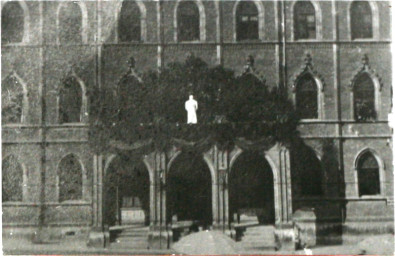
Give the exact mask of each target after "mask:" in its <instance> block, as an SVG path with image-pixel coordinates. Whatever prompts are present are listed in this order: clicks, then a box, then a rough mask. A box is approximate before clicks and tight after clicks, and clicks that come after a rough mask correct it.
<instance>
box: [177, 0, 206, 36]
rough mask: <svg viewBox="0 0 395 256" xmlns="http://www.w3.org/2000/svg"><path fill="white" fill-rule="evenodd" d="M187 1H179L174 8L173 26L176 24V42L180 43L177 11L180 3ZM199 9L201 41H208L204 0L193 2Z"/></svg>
mask: <svg viewBox="0 0 395 256" xmlns="http://www.w3.org/2000/svg"><path fill="white" fill-rule="evenodd" d="M182 1H185V0H177V3H176V4H175V7H174V15H173V24H174V41H175V42H178V22H177V10H178V6H179V5H180V3H181V2H182ZM192 2H194V3H195V4H196V5H197V7H198V9H199V35H200V36H199V41H200V42H205V41H206V12H205V9H204V4H203V2H202V0H193V1H192Z"/></svg>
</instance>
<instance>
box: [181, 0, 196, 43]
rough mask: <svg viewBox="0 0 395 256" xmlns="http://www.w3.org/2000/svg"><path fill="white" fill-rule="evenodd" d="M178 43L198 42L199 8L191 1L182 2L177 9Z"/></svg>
mask: <svg viewBox="0 0 395 256" xmlns="http://www.w3.org/2000/svg"><path fill="white" fill-rule="evenodd" d="M177 35H178V41H198V40H200V15H199V8H198V6H197V5H196V3H195V2H193V1H182V2H180V4H179V6H178V8H177Z"/></svg>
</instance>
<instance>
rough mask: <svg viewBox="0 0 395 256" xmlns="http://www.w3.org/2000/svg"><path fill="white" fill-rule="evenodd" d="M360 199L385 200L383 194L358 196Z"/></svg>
mask: <svg viewBox="0 0 395 256" xmlns="http://www.w3.org/2000/svg"><path fill="white" fill-rule="evenodd" d="M359 198H360V199H362V200H369V199H378V200H385V199H386V197H384V196H383V195H364V196H360V197H359Z"/></svg>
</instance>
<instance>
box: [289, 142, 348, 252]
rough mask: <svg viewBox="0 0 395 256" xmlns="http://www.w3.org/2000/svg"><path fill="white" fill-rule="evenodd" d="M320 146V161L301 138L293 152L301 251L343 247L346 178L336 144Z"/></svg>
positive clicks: (297, 228) (295, 202)
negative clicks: (334, 246)
mask: <svg viewBox="0 0 395 256" xmlns="http://www.w3.org/2000/svg"><path fill="white" fill-rule="evenodd" d="M321 143H322V144H321V145H322V158H321V160H320V159H319V158H318V157H317V155H316V153H315V151H314V150H313V149H311V148H310V147H309V146H307V145H306V144H305V143H304V142H303V141H302V140H301V139H300V138H299V139H297V140H296V141H294V143H293V145H292V150H291V166H292V171H291V172H292V174H291V175H292V190H293V209H294V214H293V219H294V225H295V229H296V231H297V243H298V246H299V247H301V248H306V247H313V246H319V245H332V244H341V243H342V222H343V220H344V219H345V216H344V215H345V210H344V209H345V205H344V202H345V201H344V200H343V199H344V187H345V185H344V175H343V173H340V171H339V169H342V168H341V167H340V166H339V162H341V161H339V159H338V158H339V154H338V149H337V145H336V143H335V142H334V141H333V140H331V139H324V140H322V141H321Z"/></svg>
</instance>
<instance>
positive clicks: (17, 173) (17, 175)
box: [2, 155, 24, 203]
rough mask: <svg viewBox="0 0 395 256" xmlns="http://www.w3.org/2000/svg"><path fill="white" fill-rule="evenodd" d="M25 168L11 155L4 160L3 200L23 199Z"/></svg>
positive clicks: (20, 200)
mask: <svg viewBox="0 0 395 256" xmlns="http://www.w3.org/2000/svg"><path fill="white" fill-rule="evenodd" d="M23 184H24V175H23V168H22V166H21V164H20V163H19V162H18V159H17V158H16V157H15V156H13V155H11V156H8V157H7V158H5V159H3V161H2V202H3V203H4V202H22V201H23Z"/></svg>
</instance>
